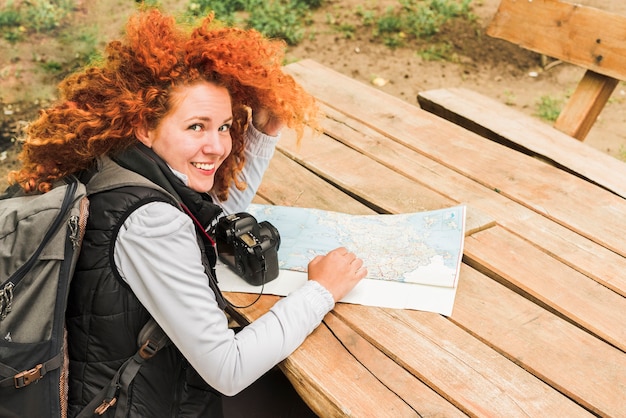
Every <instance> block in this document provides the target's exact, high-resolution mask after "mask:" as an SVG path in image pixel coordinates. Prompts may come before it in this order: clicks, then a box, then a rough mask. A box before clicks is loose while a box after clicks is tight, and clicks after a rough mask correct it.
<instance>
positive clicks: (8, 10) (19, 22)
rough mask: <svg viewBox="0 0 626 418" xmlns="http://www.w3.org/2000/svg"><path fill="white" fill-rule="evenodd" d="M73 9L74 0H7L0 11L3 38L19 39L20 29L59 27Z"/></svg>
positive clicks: (22, 30)
mask: <svg viewBox="0 0 626 418" xmlns="http://www.w3.org/2000/svg"><path fill="white" fill-rule="evenodd" d="M73 9H74V0H30V1H24V2H18V3H15V2H13V1H9V2H7V4H6V5H5V6H4V8H3V9H2V11H0V28H4V29H5V34H4V35H3V36H4V38H5V39H7V40H11V41H15V40H18V39H20V37H19V36H18V35H19V32H20V31H21V32H25V31H28V30H34V31H36V32H42V31H49V30H52V29H56V28H58V27H60V26H61V25H62V22H63V20H64V19H65V18H66V17H67V16H68V15H69V14H70V13H71V12H72V10H73ZM7 33H9V35H7Z"/></svg>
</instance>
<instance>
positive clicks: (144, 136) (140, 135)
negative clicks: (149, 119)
mask: <svg viewBox="0 0 626 418" xmlns="http://www.w3.org/2000/svg"><path fill="white" fill-rule="evenodd" d="M150 134H151V132H150V130H149V129H148V128H145V127H141V128H138V129H136V130H135V136H136V137H137V139H138V140H139V142H141V143H142V144H144V145H145V146H146V147H148V148H152V135H150Z"/></svg>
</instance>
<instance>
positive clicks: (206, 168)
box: [191, 163, 215, 171]
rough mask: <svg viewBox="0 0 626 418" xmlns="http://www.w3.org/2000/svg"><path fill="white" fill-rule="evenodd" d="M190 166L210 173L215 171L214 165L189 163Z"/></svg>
mask: <svg viewBox="0 0 626 418" xmlns="http://www.w3.org/2000/svg"><path fill="white" fill-rule="evenodd" d="M191 165H193V166H194V167H196V168H197V169H199V170H203V171H212V170H214V169H215V163H191Z"/></svg>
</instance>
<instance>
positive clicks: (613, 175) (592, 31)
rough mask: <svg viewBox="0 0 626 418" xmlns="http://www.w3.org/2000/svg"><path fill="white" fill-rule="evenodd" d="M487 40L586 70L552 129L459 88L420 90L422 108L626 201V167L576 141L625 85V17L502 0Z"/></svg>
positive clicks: (552, 1)
mask: <svg viewBox="0 0 626 418" xmlns="http://www.w3.org/2000/svg"><path fill="white" fill-rule="evenodd" d="M487 34H488V35H489V36H492V37H495V38H500V39H504V40H507V41H509V42H512V43H514V44H517V45H519V46H521V47H523V48H526V49H528V50H531V51H534V52H537V53H540V54H543V55H546V56H550V57H553V58H555V59H558V60H561V61H563V62H566V63H570V64H574V65H577V66H580V67H582V68H585V69H586V72H585V73H584V76H583V78H582V79H581V80H580V82H579V84H578V86H577V88H576V90H575V91H574V93H573V94H572V95H571V97H570V99H569V100H568V102H567V104H566V105H565V107H564V109H563V110H562V111H561V113H560V115H559V117H558V119H557V120H556V122H555V124H554V126H549V125H548V124H546V123H544V122H542V121H539V120H537V119H535V118H532V117H530V116H528V115H525V114H522V113H521V112H519V111H517V110H515V109H512V108H510V107H508V106H506V105H505V104H503V103H500V102H498V101H496V100H494V99H491V98H489V97H486V96H484V95H481V94H479V93H476V92H473V91H471V90H468V89H464V88H447V89H436V90H428V91H423V92H420V93H419V94H418V97H417V98H418V102H419V104H420V106H421V107H422V108H423V109H424V110H427V111H429V112H432V113H434V114H436V115H439V116H441V117H444V118H446V119H448V120H450V121H452V122H454V123H456V124H458V125H461V126H463V127H465V128H467V129H470V130H472V131H474V132H476V133H478V134H480V135H481V136H484V137H487V138H489V139H491V140H494V141H497V142H500V143H502V144H504V145H507V146H509V147H511V148H514V149H517V150H519V151H522V152H524V153H526V154H529V155H534V156H538V157H541V158H543V159H545V160H547V161H548V162H550V163H552V164H553V165H555V166H558V167H560V168H563V169H566V170H568V171H570V172H573V173H575V174H577V175H579V176H580V177H583V178H585V179H587V180H589V181H591V182H594V183H596V184H598V185H600V186H602V187H604V188H606V189H608V190H611V191H612V192H614V193H616V194H618V195H620V196H622V197H626V183H625V182H624V181H623V178H624V175H625V174H626V164H624V163H623V162H621V161H619V160H617V159H616V158H613V157H611V156H609V155H607V154H605V153H603V152H601V151H599V150H596V149H594V148H592V147H590V146H588V145H586V144H583V143H582V141H583V140H584V139H585V137H586V136H587V134H588V132H589V130H590V129H591V128H592V126H593V124H594V122H595V121H596V119H597V117H598V115H599V114H600V112H601V111H602V109H603V108H604V106H605V104H606V103H607V101H608V99H609V98H610V96H611V94H612V93H613V91H614V90H615V87H616V86H617V85H618V83H619V81H620V80H626V42H625V40H626V16H620V15H616V14H612V13H608V12H605V11H601V10H598V9H595V8H591V7H585V6H581V5H576V4H572V3H567V2H564V1H559V0H502V1H501V3H500V5H499V8H498V11H497V12H496V14H495V16H494V18H493V20H492V21H491V23H490V25H489V27H488V28H487ZM574 138H575V139H577V140H578V141H576V140H573V139H574Z"/></svg>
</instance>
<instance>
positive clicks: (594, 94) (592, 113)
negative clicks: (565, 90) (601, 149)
mask: <svg viewBox="0 0 626 418" xmlns="http://www.w3.org/2000/svg"><path fill="white" fill-rule="evenodd" d="M618 82H619V80H616V79H614V78H611V77H608V76H605V75H602V74H599V73H596V72H594V71H591V70H587V72H585V76H584V77H583V78H582V80H580V82H579V83H578V86H577V87H576V91H574V94H572V97H571V98H570V99H569V101H568V102H567V104H566V105H565V108H564V109H563V110H562V111H561V113H560V115H559V117H558V118H557V120H556V122H555V123H554V127H555V128H557V129H558V130H560V131H562V132H565V133H566V134H568V135H569V136H572V137H574V138H576V139H578V140H579V141H584V140H585V138H586V137H587V134H588V133H589V130H590V129H591V127H592V126H593V124H594V123H595V121H596V119H597V118H598V116H599V115H600V112H601V111H602V109H603V108H604V105H605V104H606V102H607V101H608V100H609V98H610V97H611V94H613V91H614V90H615V87H617V84H618Z"/></svg>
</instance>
